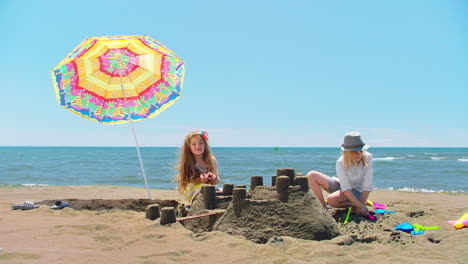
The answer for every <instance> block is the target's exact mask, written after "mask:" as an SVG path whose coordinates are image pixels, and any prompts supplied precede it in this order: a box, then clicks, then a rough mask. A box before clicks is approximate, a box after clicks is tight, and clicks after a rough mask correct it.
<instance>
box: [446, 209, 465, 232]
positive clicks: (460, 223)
mask: <svg viewBox="0 0 468 264" xmlns="http://www.w3.org/2000/svg"><path fill="white" fill-rule="evenodd" d="M448 223H449V224H451V225H452V226H453V227H455V228H456V229H461V228H464V227H468V213H466V214H464V215H463V216H462V217H460V219H458V220H457V221H448Z"/></svg>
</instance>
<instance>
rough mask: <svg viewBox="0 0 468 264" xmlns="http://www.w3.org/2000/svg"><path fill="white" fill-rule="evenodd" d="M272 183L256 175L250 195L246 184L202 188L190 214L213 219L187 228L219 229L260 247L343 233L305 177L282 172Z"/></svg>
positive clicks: (200, 221) (321, 238) (198, 229)
mask: <svg viewBox="0 0 468 264" xmlns="http://www.w3.org/2000/svg"><path fill="white" fill-rule="evenodd" d="M272 185H273V186H265V185H263V178H262V177H260V176H254V177H252V179H251V185H250V190H249V191H247V189H246V187H245V186H235V187H234V186H228V187H226V186H225V188H223V192H220V193H215V192H214V190H209V189H210V187H207V188H204V190H203V191H202V195H200V196H199V197H198V198H197V199H196V200H195V202H194V203H193V204H192V208H191V209H190V213H189V215H196V214H206V213H208V212H212V216H211V217H209V218H208V219H207V218H199V219H193V220H191V221H187V222H186V223H184V225H185V226H186V227H187V228H189V229H190V230H192V231H194V232H206V231H211V230H213V231H215V230H219V231H223V232H226V233H229V234H232V235H241V236H244V237H245V238H247V239H249V240H252V241H254V242H256V243H266V242H267V241H268V239H270V238H273V237H277V236H290V237H295V238H301V239H308V240H324V239H332V238H334V237H336V236H338V235H339V234H340V231H339V228H338V225H337V223H336V221H335V219H334V218H333V217H332V216H331V215H330V214H329V213H328V212H327V211H326V210H325V209H323V208H322V205H321V204H320V202H319V201H318V200H317V198H316V197H315V195H314V194H313V193H312V192H310V191H309V185H308V181H307V177H305V176H296V175H295V172H294V169H278V170H277V175H275V176H273V177H272ZM233 187H234V188H233Z"/></svg>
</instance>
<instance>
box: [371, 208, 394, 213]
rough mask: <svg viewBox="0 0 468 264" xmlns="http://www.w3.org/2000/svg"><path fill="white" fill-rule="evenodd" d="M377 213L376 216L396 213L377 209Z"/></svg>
mask: <svg viewBox="0 0 468 264" xmlns="http://www.w3.org/2000/svg"><path fill="white" fill-rule="evenodd" d="M375 213H376V214H385V213H389V214H394V213H395V212H394V211H388V210H384V209H375Z"/></svg>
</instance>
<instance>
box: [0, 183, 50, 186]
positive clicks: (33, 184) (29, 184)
mask: <svg viewBox="0 0 468 264" xmlns="http://www.w3.org/2000/svg"><path fill="white" fill-rule="evenodd" d="M0 186H2V187H34V186H53V185H49V184H39V183H23V184H0Z"/></svg>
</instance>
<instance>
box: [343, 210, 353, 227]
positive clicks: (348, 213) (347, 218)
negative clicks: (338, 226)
mask: <svg viewBox="0 0 468 264" xmlns="http://www.w3.org/2000/svg"><path fill="white" fill-rule="evenodd" d="M352 209H353V208H352V207H349V208H348V212H347V213H346V218H345V220H344V221H343V224H344V225H346V224H347V223H348V221H349V215H350V214H351V210H352Z"/></svg>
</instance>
